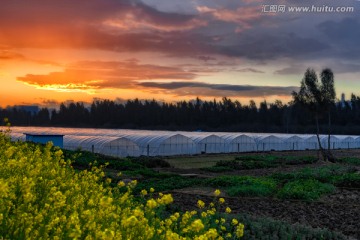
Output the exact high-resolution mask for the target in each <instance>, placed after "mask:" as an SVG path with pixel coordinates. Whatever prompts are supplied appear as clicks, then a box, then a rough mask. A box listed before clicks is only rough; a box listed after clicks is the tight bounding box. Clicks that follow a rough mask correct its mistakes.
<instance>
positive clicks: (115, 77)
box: [17, 60, 196, 93]
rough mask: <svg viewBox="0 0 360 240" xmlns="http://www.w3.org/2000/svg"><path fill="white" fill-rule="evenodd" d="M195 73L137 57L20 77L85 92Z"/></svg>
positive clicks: (28, 81)
mask: <svg viewBox="0 0 360 240" xmlns="http://www.w3.org/2000/svg"><path fill="white" fill-rule="evenodd" d="M195 77H196V75H195V74H194V73H191V72H186V71H184V70H183V69H182V68H179V67H167V66H158V65H150V64H139V63H138V61H136V60H129V61H123V62H102V61H83V62H77V63H74V64H71V65H69V66H68V67H67V68H66V69H65V70H64V71H63V72H51V73H49V74H47V75H35V74H27V75H26V76H24V77H18V78H17V80H18V81H20V82H23V83H25V84H27V85H31V86H35V87H37V88H41V89H48V90H57V91H85V92H88V93H93V92H94V91H96V90H98V89H112V88H123V89H126V88H132V87H133V85H134V83H135V81H140V80H162V79H166V80H171V79H175V80H176V79H181V80H188V79H193V78H195Z"/></svg>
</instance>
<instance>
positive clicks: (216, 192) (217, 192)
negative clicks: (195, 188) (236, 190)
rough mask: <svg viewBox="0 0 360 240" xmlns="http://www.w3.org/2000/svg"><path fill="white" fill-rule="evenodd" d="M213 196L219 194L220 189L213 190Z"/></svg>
mask: <svg viewBox="0 0 360 240" xmlns="http://www.w3.org/2000/svg"><path fill="white" fill-rule="evenodd" d="M214 194H215V196H216V197H217V196H219V195H220V194H221V192H220V190H219V189H216V190H215V192H214Z"/></svg>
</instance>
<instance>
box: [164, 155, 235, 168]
mask: <svg viewBox="0 0 360 240" xmlns="http://www.w3.org/2000/svg"><path fill="white" fill-rule="evenodd" d="M234 158H235V156H234V155H224V154H223V155H199V156H186V157H183V156H182V157H171V158H167V159H166V161H167V162H168V163H170V165H171V166H173V167H175V168H180V169H199V168H207V167H213V166H215V164H216V163H217V162H218V161H221V160H224V161H230V160H234Z"/></svg>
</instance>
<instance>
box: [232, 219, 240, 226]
mask: <svg viewBox="0 0 360 240" xmlns="http://www.w3.org/2000/svg"><path fill="white" fill-rule="evenodd" d="M238 223H239V222H238V220H237V219H235V218H233V220H231V224H232V225H234V226H236V225H238Z"/></svg>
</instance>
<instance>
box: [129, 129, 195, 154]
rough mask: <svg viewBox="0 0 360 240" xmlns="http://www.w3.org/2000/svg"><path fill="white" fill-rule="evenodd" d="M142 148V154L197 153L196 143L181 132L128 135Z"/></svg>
mask: <svg viewBox="0 0 360 240" xmlns="http://www.w3.org/2000/svg"><path fill="white" fill-rule="evenodd" d="M126 137H127V138H128V139H130V140H131V141H133V142H134V143H136V144H137V145H138V146H139V148H140V155H144V156H170V155H191V154H195V153H196V152H195V148H196V146H195V143H194V142H193V141H192V140H191V139H190V138H188V137H185V136H183V135H181V134H172V135H169V134H168V135H144V134H138V135H126Z"/></svg>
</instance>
